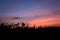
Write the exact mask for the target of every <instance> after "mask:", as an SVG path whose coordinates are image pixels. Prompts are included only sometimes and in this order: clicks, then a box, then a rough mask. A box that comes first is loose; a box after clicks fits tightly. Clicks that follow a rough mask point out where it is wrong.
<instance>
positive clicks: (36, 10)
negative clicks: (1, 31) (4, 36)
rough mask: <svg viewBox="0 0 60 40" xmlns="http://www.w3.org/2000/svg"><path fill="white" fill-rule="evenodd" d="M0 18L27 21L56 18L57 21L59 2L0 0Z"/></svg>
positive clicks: (59, 9)
mask: <svg viewBox="0 0 60 40" xmlns="http://www.w3.org/2000/svg"><path fill="white" fill-rule="evenodd" d="M0 16H9V17H12V18H13V17H23V18H24V17H25V18H27V19H26V20H28V21H34V20H37V19H39V20H43V19H45V18H47V17H49V18H51V17H54V18H55V17H56V16H58V20H59V19H60V0H0ZM14 20H15V19H14ZM54 20H55V19H54ZM47 21H48V20H47ZM31 23H32V22H31Z"/></svg>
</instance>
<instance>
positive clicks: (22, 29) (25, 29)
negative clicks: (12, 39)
mask: <svg viewBox="0 0 60 40" xmlns="http://www.w3.org/2000/svg"><path fill="white" fill-rule="evenodd" d="M15 26H17V27H15V28H11V27H14V26H12V25H4V24H1V25H0V32H60V26H49V27H46V28H41V27H40V28H35V27H33V28H28V26H27V27H23V26H24V25H23V26H22V27H19V25H15Z"/></svg>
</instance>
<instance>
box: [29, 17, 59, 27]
mask: <svg viewBox="0 0 60 40" xmlns="http://www.w3.org/2000/svg"><path fill="white" fill-rule="evenodd" d="M29 24H30V26H33V25H35V26H40V25H42V26H60V18H59V16H56V17H47V18H42V19H35V20H32V21H30V22H29Z"/></svg>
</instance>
